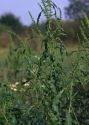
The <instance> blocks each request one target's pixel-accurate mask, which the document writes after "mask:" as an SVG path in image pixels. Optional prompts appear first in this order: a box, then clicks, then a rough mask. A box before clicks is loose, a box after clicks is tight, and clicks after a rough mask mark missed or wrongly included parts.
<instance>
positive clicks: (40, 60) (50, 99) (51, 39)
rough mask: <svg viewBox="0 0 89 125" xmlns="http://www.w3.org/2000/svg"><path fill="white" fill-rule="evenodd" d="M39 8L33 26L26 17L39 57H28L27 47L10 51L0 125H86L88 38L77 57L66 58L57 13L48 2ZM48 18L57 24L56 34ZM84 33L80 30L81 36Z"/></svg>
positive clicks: (88, 106)
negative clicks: (41, 26) (37, 41)
mask: <svg viewBox="0 0 89 125" xmlns="http://www.w3.org/2000/svg"><path fill="white" fill-rule="evenodd" d="M41 2H42V4H39V6H40V8H41V12H40V14H39V15H38V18H37V22H35V20H34V18H33V17H32V15H31V13H29V14H30V16H31V18H32V20H33V22H34V24H35V30H34V32H35V31H36V33H38V35H39V37H41V39H42V52H40V53H37V52H36V53H35V52H33V51H32V50H31V48H30V46H29V44H28V43H27V42H26V41H24V42H21V44H20V46H18V48H12V47H11V49H10V54H9V57H8V60H9V61H8V75H7V77H8V84H0V93H1V94H0V100H1V101H0V124H1V125H88V124H89V99H88V97H89V94H88V91H89V85H88V84H89V45H88V41H89V40H88V37H87V40H85V41H84V42H82V44H81V46H79V48H78V50H77V51H71V52H69V51H68V50H67V49H66V47H65V46H64V45H63V43H62V41H61V39H60V35H61V34H63V29H62V25H61V21H60V20H61V11H60V9H59V8H58V7H57V6H56V5H55V4H54V3H53V2H52V1H51V0H41ZM41 14H44V15H45V17H46V19H47V22H46V26H45V28H46V33H45V36H44V37H43V36H42V33H41V31H40V30H39V21H40V17H41ZM52 18H55V19H56V21H57V24H56V30H55V31H52V27H51V19H52ZM86 21H88V19H86ZM86 30H87V29H86V28H84V29H82V30H81V31H83V32H82V33H83V35H84V34H85V31H86ZM87 32H88V31H87ZM63 35H64V34H63ZM85 35H86V34H85ZM17 81H18V82H17ZM9 82H10V84H9ZM13 82H14V83H13ZM11 83H12V84H11Z"/></svg>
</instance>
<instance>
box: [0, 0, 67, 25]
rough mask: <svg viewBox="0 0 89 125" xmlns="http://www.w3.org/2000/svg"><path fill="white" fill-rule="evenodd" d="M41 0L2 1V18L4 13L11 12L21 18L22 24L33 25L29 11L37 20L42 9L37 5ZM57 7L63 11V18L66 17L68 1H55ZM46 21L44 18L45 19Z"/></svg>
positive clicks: (0, 5)
mask: <svg viewBox="0 0 89 125" xmlns="http://www.w3.org/2000/svg"><path fill="white" fill-rule="evenodd" d="M40 1H41V0H1V1H0V16H1V15H2V14H4V13H8V12H11V13H13V14H15V15H16V16H17V17H19V18H20V20H21V22H22V23H23V24H25V25H29V24H31V19H30V17H29V14H28V11H30V12H31V13H32V15H33V17H34V18H35V19H36V18H37V15H38V13H39V12H40V8H39V6H38V4H37V3H40ZM53 2H54V3H55V4H57V6H59V7H60V8H61V10H62V15H63V16H62V18H63V19H65V16H64V9H63V8H64V7H65V6H67V5H68V0H53ZM43 19H44V18H43Z"/></svg>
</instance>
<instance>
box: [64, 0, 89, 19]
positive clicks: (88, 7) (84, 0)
mask: <svg viewBox="0 0 89 125" xmlns="http://www.w3.org/2000/svg"><path fill="white" fill-rule="evenodd" d="M83 12H85V13H86V14H87V16H89V1H88V0H69V5H68V7H66V8H65V14H66V15H67V16H68V17H69V18H72V19H81V18H83V16H84V15H83Z"/></svg>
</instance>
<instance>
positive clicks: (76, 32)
mask: <svg viewBox="0 0 89 125" xmlns="http://www.w3.org/2000/svg"><path fill="white" fill-rule="evenodd" d="M84 13H86V15H87V16H88V17H89V0H69V5H68V6H67V7H65V15H66V20H65V21H63V20H62V27H63V29H64V34H66V35H65V36H63V37H62V40H63V41H65V42H70V41H72V42H73V43H74V42H78V36H79V37H80V39H82V38H81V35H80V26H81V21H82V20H84ZM45 23H46V22H42V23H41V24H40V26H39V27H40V29H41V30H42V33H43V34H44V33H45V32H46V31H45ZM55 25H56V20H55V19H53V20H52V29H53V30H55ZM32 27H33V24H31V25H30V26H24V25H23V24H22V22H21V21H20V19H19V18H18V17H16V16H15V15H14V14H12V13H5V14H4V15H2V16H1V17H0V32H3V31H5V30H6V29H7V28H8V29H9V30H11V31H13V32H15V33H17V34H19V35H22V36H25V35H26V36H27V35H28V34H29V35H30V36H31V39H33V38H34V33H33V32H32Z"/></svg>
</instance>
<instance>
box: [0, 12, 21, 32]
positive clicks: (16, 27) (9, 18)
mask: <svg viewBox="0 0 89 125" xmlns="http://www.w3.org/2000/svg"><path fill="white" fill-rule="evenodd" d="M0 25H3V26H4V27H5V26H6V27H9V28H10V29H11V30H12V31H14V32H16V33H20V32H21V30H22V23H21V22H20V20H19V18H17V17H16V16H15V15H13V14H12V13H6V14H4V15H2V16H1V17H0Z"/></svg>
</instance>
